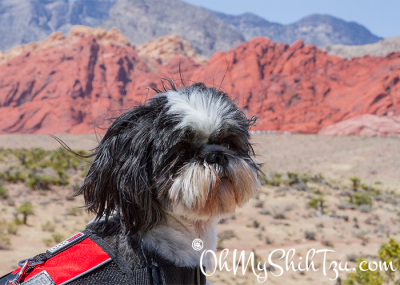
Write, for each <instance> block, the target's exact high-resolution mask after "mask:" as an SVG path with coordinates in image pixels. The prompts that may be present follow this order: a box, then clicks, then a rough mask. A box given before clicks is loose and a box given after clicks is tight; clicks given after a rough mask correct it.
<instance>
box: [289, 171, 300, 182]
mask: <svg viewBox="0 0 400 285" xmlns="http://www.w3.org/2000/svg"><path fill="white" fill-rule="evenodd" d="M287 176H288V178H289V181H288V184H289V185H293V184H295V183H299V182H300V179H299V174H298V173H297V172H291V171H288V172H287Z"/></svg>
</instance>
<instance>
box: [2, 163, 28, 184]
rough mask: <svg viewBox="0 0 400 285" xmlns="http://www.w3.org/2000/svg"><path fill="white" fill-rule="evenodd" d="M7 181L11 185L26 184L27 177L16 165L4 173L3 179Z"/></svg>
mask: <svg viewBox="0 0 400 285" xmlns="http://www.w3.org/2000/svg"><path fill="white" fill-rule="evenodd" d="M2 179H4V180H5V181H7V182H10V183H18V182H24V181H25V176H24V174H23V173H22V172H21V170H19V169H18V168H17V167H16V166H15V165H13V166H11V167H10V168H9V169H7V170H6V171H4V173H3V178H2Z"/></svg>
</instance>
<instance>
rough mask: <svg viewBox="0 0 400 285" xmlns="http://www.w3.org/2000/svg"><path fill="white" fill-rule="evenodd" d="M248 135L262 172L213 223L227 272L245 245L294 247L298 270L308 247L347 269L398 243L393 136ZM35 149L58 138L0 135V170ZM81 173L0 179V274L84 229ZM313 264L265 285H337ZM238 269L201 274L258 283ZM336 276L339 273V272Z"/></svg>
mask: <svg viewBox="0 0 400 285" xmlns="http://www.w3.org/2000/svg"><path fill="white" fill-rule="evenodd" d="M59 138H60V139H62V140H63V141H64V142H65V143H66V144H67V145H69V146H70V147H71V148H72V149H76V150H78V149H81V150H86V151H89V150H90V149H93V148H94V147H95V146H96V145H97V141H98V139H99V138H100V137H96V136H94V135H65V134H64V135H59ZM252 141H253V143H254V149H255V152H256V154H257V159H258V162H260V163H262V169H263V170H264V172H265V173H266V178H263V180H262V184H263V186H262V188H261V190H260V191H259V193H258V194H257V195H256V197H254V198H253V199H251V200H250V202H249V203H248V204H247V205H245V206H244V207H242V208H239V209H237V211H236V213H235V214H234V215H232V216H231V217H228V218H227V219H225V220H223V221H222V222H221V223H220V224H219V225H218V232H219V238H220V242H219V251H218V252H217V257H219V255H220V253H221V250H222V249H224V248H226V249H228V250H229V254H228V257H227V258H226V260H227V264H228V267H229V268H232V253H233V251H234V249H237V250H238V251H239V252H240V251H242V250H244V251H245V253H246V261H247V258H248V256H249V255H250V253H251V252H254V253H255V254H256V256H257V262H258V261H261V262H262V263H263V262H265V261H268V256H269V255H270V253H271V252H272V251H274V250H277V249H283V250H284V251H285V252H286V253H287V252H288V251H289V250H290V249H294V250H295V254H294V256H293V259H292V260H293V261H294V264H295V265H296V267H297V265H298V264H299V263H300V262H301V261H303V263H301V265H300V266H301V267H302V268H304V266H305V265H304V260H305V258H306V255H307V252H308V251H309V250H310V249H316V250H320V249H329V250H332V251H333V252H330V253H328V254H327V256H326V263H325V264H327V265H328V266H329V265H330V263H331V262H332V261H337V263H339V262H342V264H344V263H345V262H347V263H348V268H350V270H352V268H354V267H355V266H356V262H355V260H356V259H357V258H358V257H363V258H366V259H367V260H371V261H374V260H377V258H376V256H377V251H378V248H379V247H380V245H381V243H382V242H388V240H389V237H394V238H395V239H399V234H400V228H399V217H398V213H399V212H400V172H399V170H400V139H399V138H394V137H386V138H383V137H374V138H369V137H332V136H318V135H283V134H272V135H270V134H258V135H253V137H252ZM35 147H40V148H43V149H46V150H49V151H50V150H56V149H58V148H59V143H58V142H57V141H55V140H54V139H53V138H51V137H50V136H48V135H28V134H26V135H0V148H3V154H2V156H1V157H0V171H3V172H4V171H5V172H7V169H8V168H10V167H11V166H13V165H17V164H18V160H17V159H15V157H13V155H12V154H8V156H7V155H6V154H4V153H6V152H5V151H4V149H7V148H12V149H21V148H27V149H31V148H35ZM18 167H20V166H19V165H18ZM46 171H47V170H46ZM84 171H85V166H84V165H80V166H77V167H76V168H75V169H72V168H71V169H67V171H66V173H67V174H68V179H69V181H68V184H67V185H51V187H48V188H49V189H46V190H43V189H40V187H39V189H36V190H32V189H31V188H32V187H30V188H29V187H28V186H27V185H28V184H29V183H28V184H27V183H26V182H25V183H22V182H16V183H14V182H7V181H3V182H1V181H0V182H1V183H2V185H3V187H4V188H5V189H7V194H6V195H3V197H0V275H2V274H5V273H7V272H9V271H11V270H13V269H15V268H16V265H17V263H18V261H19V260H21V259H24V258H28V257H32V256H34V255H36V254H38V253H41V252H44V251H45V250H46V249H47V248H49V247H50V246H52V245H54V244H56V243H58V242H59V241H62V240H63V239H65V238H68V237H69V236H71V235H73V234H74V233H76V232H77V231H79V230H82V229H83V228H84V226H85V224H87V223H88V222H89V221H90V220H91V219H92V215H89V214H87V213H85V211H84V210H83V209H81V208H80V207H81V206H82V205H83V199H82V197H76V198H71V197H70V196H71V194H72V193H73V192H74V191H75V190H76V189H77V187H78V186H79V184H80V183H82V181H83V177H84V175H83V174H84ZM355 177H356V178H357V179H355ZM350 178H352V179H353V181H356V182H352V181H351V180H350ZM357 195H358V196H357ZM355 197H359V198H360V200H357V199H355ZM353 198H354V199H353ZM363 199H364V200H363ZM357 201H358V202H357ZM25 202H30V203H31V204H32V206H33V215H29V216H28V220H27V224H26V225H24V224H21V219H22V215H21V214H17V210H16V209H18V207H20V205H22V204H23V203H25ZM16 218H17V219H18V221H19V222H16ZM1 238H2V240H1ZM1 248H3V249H1ZM279 253H281V252H279ZM279 253H275V254H273V255H272V260H273V261H274V262H275V263H276V264H278V265H280V266H282V267H285V263H286V261H285V258H283V259H282V260H279V259H278V258H279V257H280V256H279ZM313 261H314V263H315V268H316V269H318V268H319V269H318V271H313V270H309V271H304V272H300V271H293V270H289V271H286V269H285V268H284V271H283V274H282V275H281V276H273V274H279V273H280V272H279V269H278V268H277V266H275V267H269V271H268V279H267V281H266V282H265V284H285V285H286V284H288V285H291V284H316V285H317V284H318V285H319V284H340V283H336V282H337V281H331V280H329V278H334V277H335V274H334V272H333V271H332V270H328V269H327V272H326V276H325V275H324V273H323V265H324V262H323V255H322V254H319V255H316V256H315V257H314V259H313ZM242 263H243V262H242ZM244 267H246V266H244ZM250 267H251V265H249V268H250ZM241 268H242V267H239V270H238V271H239V272H238V273H237V274H236V275H234V274H233V272H232V271H231V272H228V271H227V270H226V269H224V270H222V271H219V270H218V269H217V270H216V272H215V273H214V274H213V275H212V276H210V277H208V280H209V281H211V283H213V284H258V280H257V278H256V276H255V275H254V274H253V273H252V272H251V269H250V270H247V272H246V273H245V274H244V275H243V274H242V272H241V270H242V269H241ZM349 272H351V271H349ZM258 273H260V272H258ZM262 275H263V274H262ZM339 275H340V277H341V278H342V279H345V278H346V272H340V273H339Z"/></svg>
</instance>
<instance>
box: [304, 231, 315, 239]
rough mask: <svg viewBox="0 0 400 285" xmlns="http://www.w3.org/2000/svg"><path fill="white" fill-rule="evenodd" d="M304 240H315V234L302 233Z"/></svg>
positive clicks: (310, 232)
mask: <svg viewBox="0 0 400 285" xmlns="http://www.w3.org/2000/svg"><path fill="white" fill-rule="evenodd" d="M304 238H305V239H306V240H315V232H313V231H305V232H304Z"/></svg>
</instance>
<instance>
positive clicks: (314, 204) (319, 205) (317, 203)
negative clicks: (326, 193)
mask: <svg viewBox="0 0 400 285" xmlns="http://www.w3.org/2000/svg"><path fill="white" fill-rule="evenodd" d="M324 203H325V199H324V198H322V197H317V198H312V199H311V200H310V201H308V206H310V207H311V208H313V209H315V210H319V211H321V214H324V213H325V208H326V206H325V205H324Z"/></svg>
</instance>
